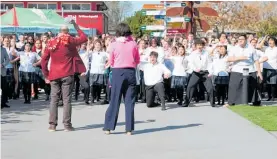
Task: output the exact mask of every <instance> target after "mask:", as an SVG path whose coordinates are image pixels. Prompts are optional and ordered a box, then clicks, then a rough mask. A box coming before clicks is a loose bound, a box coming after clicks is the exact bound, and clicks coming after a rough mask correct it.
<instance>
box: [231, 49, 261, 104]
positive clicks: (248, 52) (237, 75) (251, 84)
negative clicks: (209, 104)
mask: <svg viewBox="0 0 277 159" xmlns="http://www.w3.org/2000/svg"><path fill="white" fill-rule="evenodd" d="M232 56H235V57H236V56H247V57H248V59H246V60H242V61H236V62H233V63H232V70H231V72H230V82H229V90H228V104H229V105H238V104H243V101H242V98H241V97H242V95H241V94H242V93H243V92H242V91H243V90H242V87H243V86H242V81H243V69H249V78H248V101H249V102H252V103H253V104H254V105H259V103H260V99H259V97H258V91H257V73H256V69H255V67H254V64H255V61H257V60H258V57H257V54H256V50H255V48H253V47H252V46H249V45H246V46H245V47H244V48H242V47H240V46H236V47H234V48H233V49H232V50H231V51H230V53H229V57H232Z"/></svg>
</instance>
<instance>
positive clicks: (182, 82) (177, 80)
mask: <svg viewBox="0 0 277 159" xmlns="http://www.w3.org/2000/svg"><path fill="white" fill-rule="evenodd" d="M187 83H188V77H187V76H172V77H171V88H185V87H186V85H187Z"/></svg>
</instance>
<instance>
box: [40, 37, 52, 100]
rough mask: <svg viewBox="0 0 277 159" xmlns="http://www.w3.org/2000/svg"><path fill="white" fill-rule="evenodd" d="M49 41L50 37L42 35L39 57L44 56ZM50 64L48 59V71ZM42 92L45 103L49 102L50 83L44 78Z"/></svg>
mask: <svg viewBox="0 0 277 159" xmlns="http://www.w3.org/2000/svg"><path fill="white" fill-rule="evenodd" d="M49 39H50V36H49V35H48V33H44V34H42V50H41V57H42V56H43V54H44V51H45V49H46V48H47V43H48V40H49ZM50 64H51V59H49V63H48V70H50ZM44 83H45V85H44V92H45V94H46V98H45V101H49V99H50V92H51V86H50V81H49V80H47V79H45V77H44Z"/></svg>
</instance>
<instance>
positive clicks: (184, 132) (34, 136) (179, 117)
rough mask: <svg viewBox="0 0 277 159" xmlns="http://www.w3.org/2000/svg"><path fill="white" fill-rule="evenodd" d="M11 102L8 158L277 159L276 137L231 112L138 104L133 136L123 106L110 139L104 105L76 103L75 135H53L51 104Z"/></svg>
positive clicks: (5, 138)
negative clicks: (49, 109)
mask: <svg viewBox="0 0 277 159" xmlns="http://www.w3.org/2000/svg"><path fill="white" fill-rule="evenodd" d="M22 103H23V101H22V100H20V101H13V100H11V101H10V103H9V105H11V106H12V108H10V109H4V110H2V116H1V118H2V121H1V126H2V130H1V132H2V158H3V159H276V158H277V138H276V137H274V136H273V135H272V134H270V133H269V132H267V131H265V130H263V129H262V128H260V127H258V126H256V125H254V124H252V123H251V122H249V121H247V120H246V119H244V118H242V117H240V116H238V115H237V114H235V113H233V112H232V111H231V110H229V109H227V108H211V107H209V106H207V103H200V104H197V105H196V107H190V108H179V107H177V106H176V105H174V104H169V105H168V106H169V109H168V110H167V111H165V112H162V111H161V110H160V108H151V109H149V108H147V107H146V106H145V104H137V105H136V109H135V118H136V125H135V129H136V131H135V132H134V135H132V136H127V135H125V134H124V130H125V125H124V121H125V116H124V113H125V112H124V105H122V107H121V110H120V115H119V124H118V126H117V128H116V131H115V132H113V134H111V135H108V136H107V135H105V134H104V133H103V131H102V128H103V121H104V114H105V111H106V108H107V105H105V106H100V105H99V106H86V105H84V103H83V102H81V101H80V102H74V104H73V107H74V108H73V116H72V123H73V126H74V127H75V128H76V131H74V132H64V131H63V125H62V121H61V119H62V108H60V109H59V125H58V131H57V132H52V133H51V132H48V130H47V129H48V102H44V101H42V100H37V101H33V102H32V104H31V105H23V104H22Z"/></svg>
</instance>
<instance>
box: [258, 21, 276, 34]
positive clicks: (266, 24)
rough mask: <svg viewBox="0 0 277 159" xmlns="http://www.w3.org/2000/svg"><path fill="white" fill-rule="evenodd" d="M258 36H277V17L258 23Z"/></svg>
mask: <svg viewBox="0 0 277 159" xmlns="http://www.w3.org/2000/svg"><path fill="white" fill-rule="evenodd" d="M258 28H259V31H258V36H264V35H271V36H277V17H274V18H273V17H271V18H268V19H267V20H264V21H261V22H259V23H258Z"/></svg>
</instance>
